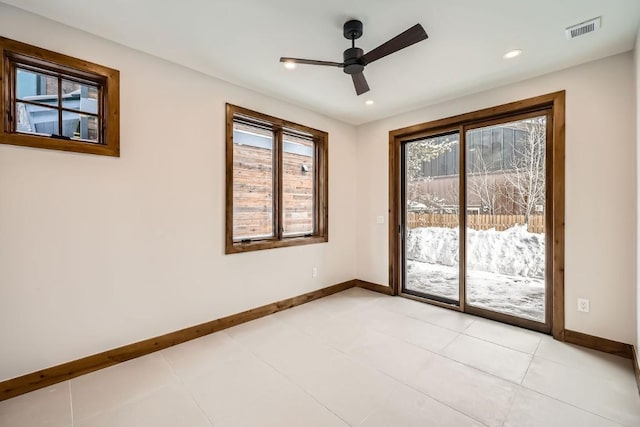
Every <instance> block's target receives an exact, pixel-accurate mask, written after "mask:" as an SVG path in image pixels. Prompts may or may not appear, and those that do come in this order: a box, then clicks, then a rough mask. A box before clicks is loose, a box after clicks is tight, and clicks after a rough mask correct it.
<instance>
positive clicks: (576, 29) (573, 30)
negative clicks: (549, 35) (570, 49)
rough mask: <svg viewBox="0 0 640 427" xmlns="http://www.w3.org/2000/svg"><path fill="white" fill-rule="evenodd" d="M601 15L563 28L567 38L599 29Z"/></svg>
mask: <svg viewBox="0 0 640 427" xmlns="http://www.w3.org/2000/svg"><path fill="white" fill-rule="evenodd" d="M600 23H601V17H597V18H593V19H590V20H588V21H585V22H581V23H580V24H576V25H572V26H570V27H568V28H567V29H565V30H564V31H565V34H566V35H567V38H568V39H575V38H576V37H580V36H584V35H585V34H588V33H592V32H594V31H596V30H598V29H600Z"/></svg>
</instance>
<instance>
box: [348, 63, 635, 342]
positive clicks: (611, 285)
mask: <svg viewBox="0 0 640 427" xmlns="http://www.w3.org/2000/svg"><path fill="white" fill-rule="evenodd" d="M563 89H564V90H566V91H567V93H566V217H565V220H566V234H565V243H566V249H565V256H566V262H565V269H566V276H565V297H566V306H565V317H566V328H568V329H572V330H575V331H579V332H584V333H587V334H591V335H596V336H600V337H605V338H609V339H613V340H618V341H622V342H626V343H632V342H635V340H636V324H635V312H636V306H635V293H636V289H635V287H636V198H637V194H636V153H635V150H636V148H635V141H636V129H635V125H634V123H635V115H636V105H635V100H634V96H632V94H633V93H634V91H635V87H634V75H633V57H632V54H631V53H630V52H629V53H626V54H621V55H617V56H614V57H610V58H607V59H604V60H600V61H597V62H593V63H589V64H585V65H582V66H579V67H575V68H571V69H567V70H564V71H560V72H556V73H552V74H548V75H545V76H542V77H538V78H534V79H531V80H527V81H523V82H521V83H517V84H513V85H509V86H506V87H502V88H499V89H495V90H491V91H487V92H483V93H478V94H473V95H469V96H467V97H464V98H460V99H456V100H453V101H450V102H446V103H442V104H439V105H435V106H432V107H428V108H425V109H421V110H418V111H414V112H410V113H407V114H403V115H400V116H397V117H393V118H389V119H385V120H380V121H377V122H374V123H370V124H365V125H362V126H360V127H359V128H358V164H359V167H358V203H357V206H358V217H359V218H360V219H361V220H360V221H359V223H358V278H359V279H363V280H367V281H371V282H375V283H379V284H388V244H387V239H388V237H387V224H383V225H379V224H376V221H375V217H376V216H377V215H385V217H387V218H388V216H387V211H388V191H387V189H388V145H389V142H388V139H389V134H388V133H389V131H390V130H393V129H397V128H401V127H405V126H409V125H413V124H417V123H423V122H428V121H431V120H435V119H441V118H445V117H449V116H452V115H456V114H461V113H466V112H471V111H475V110H479V109H482V108H486V107H490V106H495V105H500V104H504V103H507V102H511V101H516V100H519V99H524V98H529V97H533V96H537V95H542V94H546V93H550V92H554V91H558V90H563ZM578 297H580V298H588V299H590V300H591V312H590V313H588V314H585V313H579V312H578V311H577V298H578Z"/></svg>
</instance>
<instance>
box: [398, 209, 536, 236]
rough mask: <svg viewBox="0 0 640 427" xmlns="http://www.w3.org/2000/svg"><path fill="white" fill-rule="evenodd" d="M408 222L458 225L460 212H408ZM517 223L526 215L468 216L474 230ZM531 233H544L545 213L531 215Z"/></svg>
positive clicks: (417, 224) (469, 225)
mask: <svg viewBox="0 0 640 427" xmlns="http://www.w3.org/2000/svg"><path fill="white" fill-rule="evenodd" d="M407 224H408V226H409V228H417V227H447V228H453V227H457V226H458V214H430V213H423V212H408V213H407ZM516 224H524V215H475V214H469V215H468V216H467V226H468V227H469V228H472V229H474V230H489V229H491V228H495V229H496V230H497V231H504V230H506V229H507V228H510V227H513V226H514V225H516ZM527 229H528V230H529V232H530V233H544V215H531V216H530V217H529V226H528V227H527Z"/></svg>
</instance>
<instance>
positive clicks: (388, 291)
mask: <svg viewBox="0 0 640 427" xmlns="http://www.w3.org/2000/svg"><path fill="white" fill-rule="evenodd" d="M356 286H357V287H359V288H362V289H368V290H370V291H373V292H378V293H381V294H385V295H393V289H392V288H391V286H384V285H378V284H376V283H371V282H367V281H364V280H360V279H356Z"/></svg>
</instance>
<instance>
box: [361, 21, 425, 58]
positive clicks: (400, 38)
mask: <svg viewBox="0 0 640 427" xmlns="http://www.w3.org/2000/svg"><path fill="white" fill-rule="evenodd" d="M427 38H429V36H428V35H427V32H426V31H425V30H424V28H422V25H420V24H416V25H414V26H413V27H411V28H409V29H408V30H407V31H405V32H404V33H401V34H398V35H397V36H395V37H394V38H392V39H391V40H389V41H388V42H386V43H382V44H381V45H380V46H378V47H377V48H375V49H373V50H372V51H370V52H367V53H365V54H364V55H363V56H362V60H363V61H364V63H365V64H370V63H372V62H373V61H377V60H378V59H380V58H384V57H385V56H387V55H390V54H392V53H394V52H397V51H399V50H401V49H404V48H405V47H409V46H411V45H412V44H415V43H418V42H420V41H422V40H426V39H427Z"/></svg>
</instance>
